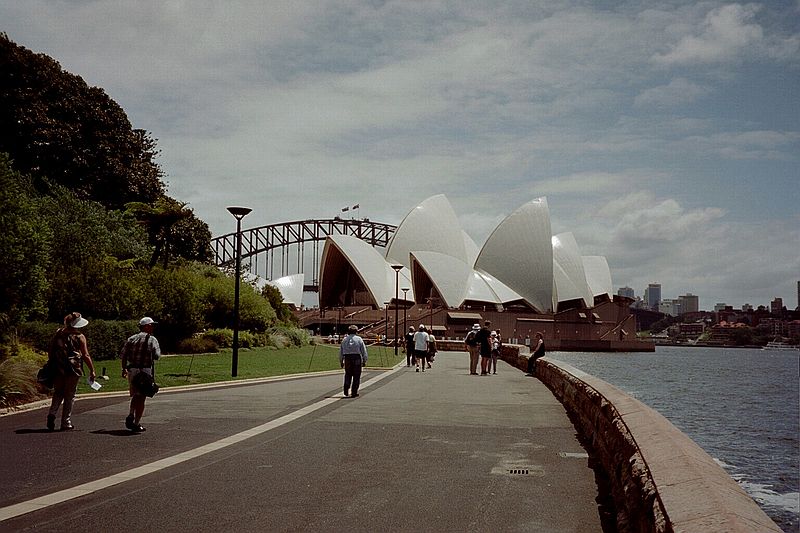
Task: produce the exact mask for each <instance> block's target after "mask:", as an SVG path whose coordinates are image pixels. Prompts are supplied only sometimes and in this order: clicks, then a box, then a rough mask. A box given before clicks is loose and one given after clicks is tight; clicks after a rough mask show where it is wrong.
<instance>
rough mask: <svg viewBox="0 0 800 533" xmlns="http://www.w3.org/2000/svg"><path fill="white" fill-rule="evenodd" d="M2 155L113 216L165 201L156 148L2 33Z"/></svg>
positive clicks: (98, 96) (107, 106)
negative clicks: (137, 204)
mask: <svg viewBox="0 0 800 533" xmlns="http://www.w3.org/2000/svg"><path fill="white" fill-rule="evenodd" d="M0 132H2V133H0V151H5V152H8V153H9V154H10V155H11V158H12V159H13V160H14V162H15V168H16V169H17V170H19V171H20V172H22V173H23V174H30V175H31V176H33V177H34V178H44V177H49V178H50V180H52V181H54V182H55V183H58V184H61V185H64V186H66V187H68V188H69V189H70V190H72V191H74V192H75V193H76V194H77V195H78V196H79V197H81V198H83V199H91V200H96V201H98V202H100V203H102V204H103V205H105V206H108V207H110V208H112V209H120V208H122V206H124V205H125V204H126V203H128V202H135V201H138V202H147V203H151V202H154V201H155V200H156V199H158V198H160V197H161V196H163V194H164V190H165V187H164V183H163V182H162V180H161V178H162V173H161V169H160V168H159V166H158V165H157V164H156V163H155V162H154V159H155V158H156V156H157V155H158V152H157V150H156V142H155V140H154V139H152V138H151V137H150V135H149V134H148V133H147V132H144V131H142V130H135V129H133V128H132V127H131V123H130V121H129V120H128V117H127V116H126V114H125V112H124V111H123V110H122V108H121V107H120V106H119V105H118V104H117V103H116V102H114V101H113V100H112V99H111V98H109V96H108V95H107V94H106V93H105V92H104V91H103V90H102V89H100V88H98V87H89V86H88V85H87V84H86V82H85V81H83V79H82V78H80V77H79V76H76V75H74V74H70V73H69V72H65V71H63V70H62V69H61V66H60V65H59V64H58V63H57V62H56V61H55V60H53V59H52V58H50V57H48V56H46V55H44V54H36V53H34V52H32V51H30V50H28V49H26V48H24V47H22V46H19V45H17V44H16V43H14V42H12V41H11V40H10V39H9V38H8V36H7V35H6V34H4V33H0Z"/></svg>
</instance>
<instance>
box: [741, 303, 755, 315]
mask: <svg viewBox="0 0 800 533" xmlns="http://www.w3.org/2000/svg"><path fill="white" fill-rule="evenodd" d="M752 310H753V306H752V305H750V304H744V305H742V311H744V312H745V313H749V312H750V311H752Z"/></svg>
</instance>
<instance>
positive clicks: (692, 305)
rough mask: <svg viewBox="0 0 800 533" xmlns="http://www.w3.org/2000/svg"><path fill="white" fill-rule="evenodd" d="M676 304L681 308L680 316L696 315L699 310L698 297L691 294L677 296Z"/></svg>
mask: <svg viewBox="0 0 800 533" xmlns="http://www.w3.org/2000/svg"><path fill="white" fill-rule="evenodd" d="M678 302H679V303H680V306H681V314H684V313H696V312H698V311H699V310H700V297H699V296H697V295H696V294H692V293H691V292H687V293H686V294H684V295H683V296H678Z"/></svg>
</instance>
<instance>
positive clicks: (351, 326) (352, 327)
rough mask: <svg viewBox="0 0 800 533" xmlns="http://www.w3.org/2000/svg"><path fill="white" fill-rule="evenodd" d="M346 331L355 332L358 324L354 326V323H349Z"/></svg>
mask: <svg viewBox="0 0 800 533" xmlns="http://www.w3.org/2000/svg"><path fill="white" fill-rule="evenodd" d="M347 331H349V332H350V333H356V332H357V331H358V326H356V325H355V324H351V325H350V326H349V327H348V328H347Z"/></svg>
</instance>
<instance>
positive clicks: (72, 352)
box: [48, 329, 83, 376]
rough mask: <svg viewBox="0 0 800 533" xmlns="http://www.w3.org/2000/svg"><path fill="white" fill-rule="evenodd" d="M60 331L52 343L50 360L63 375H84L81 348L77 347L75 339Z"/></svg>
mask: <svg viewBox="0 0 800 533" xmlns="http://www.w3.org/2000/svg"><path fill="white" fill-rule="evenodd" d="M76 336H77V335H70V334H69V333H66V332H65V331H64V330H62V329H59V330H58V331H56V334H55V335H54V336H53V340H52V341H51V342H50V351H49V353H48V360H49V361H52V362H53V366H54V367H55V368H56V371H57V372H58V373H59V374H61V375H65V374H66V375H70V374H72V375H75V376H82V375H83V354H81V351H80V346H79V345H78V346H76V345H75V344H76V342H75V337H76Z"/></svg>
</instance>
